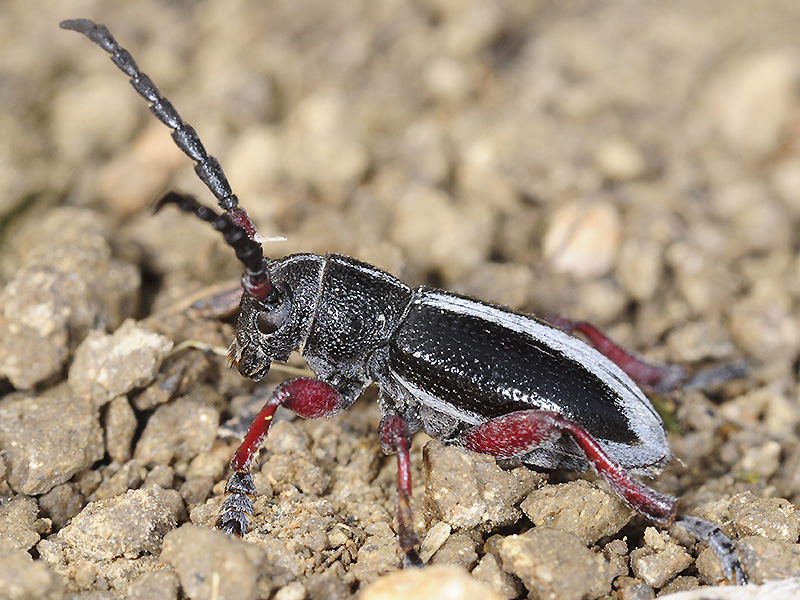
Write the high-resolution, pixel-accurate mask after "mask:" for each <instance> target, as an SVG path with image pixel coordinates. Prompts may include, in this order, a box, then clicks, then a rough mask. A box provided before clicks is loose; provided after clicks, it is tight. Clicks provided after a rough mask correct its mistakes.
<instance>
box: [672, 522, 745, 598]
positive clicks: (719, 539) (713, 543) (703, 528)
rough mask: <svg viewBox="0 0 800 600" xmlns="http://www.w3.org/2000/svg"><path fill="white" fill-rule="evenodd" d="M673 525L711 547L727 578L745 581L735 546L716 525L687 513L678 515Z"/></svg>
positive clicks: (737, 581)
mask: <svg viewBox="0 0 800 600" xmlns="http://www.w3.org/2000/svg"><path fill="white" fill-rule="evenodd" d="M675 525H677V526H678V527H680V528H681V529H683V530H684V531H686V532H688V533H690V534H691V535H692V536H694V537H695V538H697V539H698V540H700V541H702V542H704V543H705V544H707V545H708V547H709V548H711V550H712V551H713V552H714V554H715V555H716V557H717V560H719V563H720V565H721V566H722V572H723V573H724V574H725V576H726V577H727V578H728V579H729V580H731V581H735V582H736V585H745V584H746V583H747V573H746V572H745V570H744V567H743V566H742V563H741V561H740V560H739V556H738V555H737V554H736V546H734V544H733V542H732V541H731V540H730V539H729V538H728V536H726V535H725V534H724V533H722V529H720V528H719V526H718V525H715V524H714V523H712V522H710V521H706V520H704V519H699V518H697V517H691V516H688V515H679V516H678V517H677V518H676V519H675Z"/></svg>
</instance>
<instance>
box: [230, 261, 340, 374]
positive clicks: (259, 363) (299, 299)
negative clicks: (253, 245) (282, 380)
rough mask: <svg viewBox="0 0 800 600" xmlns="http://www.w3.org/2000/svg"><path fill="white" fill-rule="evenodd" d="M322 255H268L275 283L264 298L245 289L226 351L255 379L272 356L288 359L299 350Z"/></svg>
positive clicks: (276, 358)
mask: <svg viewBox="0 0 800 600" xmlns="http://www.w3.org/2000/svg"><path fill="white" fill-rule="evenodd" d="M323 260H324V259H323V258H322V257H320V256H315V255H312V254H297V255H293V256H287V257H286V258H282V259H280V260H275V261H270V263H269V270H270V275H271V278H272V284H273V288H272V291H271V292H270V294H269V295H268V296H267V298H265V299H264V300H258V299H256V298H254V297H252V296H251V295H249V294H247V293H246V292H245V293H244V294H242V302H241V304H240V306H239V323H238V326H237V328H236V339H235V340H234V342H233V343H232V344H231V347H230V350H229V351H228V357H229V359H230V360H231V363H233V364H235V365H236V367H237V369H238V370H239V372H240V373H241V374H242V375H244V376H245V377H249V378H251V379H254V380H256V381H258V380H260V379H262V378H263V377H264V376H265V375H266V374H267V372H268V371H269V365H270V362H271V361H273V360H277V361H286V360H287V359H288V358H289V355H290V354H291V353H292V352H293V351H295V350H301V349H302V346H303V343H304V341H305V339H306V337H307V335H308V329H309V326H310V324H311V319H312V316H313V312H314V307H315V306H316V297H317V290H318V285H319V273H320V271H321V269H322V262H323Z"/></svg>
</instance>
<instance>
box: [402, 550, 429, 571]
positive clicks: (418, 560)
mask: <svg viewBox="0 0 800 600" xmlns="http://www.w3.org/2000/svg"><path fill="white" fill-rule="evenodd" d="M424 566H425V562H424V561H423V560H422V557H420V555H419V552H417V551H416V549H414V548H411V549H410V550H407V551H406V553H405V556H404V557H403V568H404V569H419V568H420V567H424Z"/></svg>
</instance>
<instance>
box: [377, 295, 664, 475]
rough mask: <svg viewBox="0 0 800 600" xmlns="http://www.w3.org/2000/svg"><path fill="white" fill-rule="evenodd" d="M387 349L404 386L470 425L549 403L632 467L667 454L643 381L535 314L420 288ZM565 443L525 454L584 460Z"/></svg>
mask: <svg viewBox="0 0 800 600" xmlns="http://www.w3.org/2000/svg"><path fill="white" fill-rule="evenodd" d="M389 357H390V360H389V362H390V368H391V371H392V374H393V376H394V377H395V378H397V380H398V381H399V383H401V384H402V385H403V387H405V388H406V390H408V391H409V392H410V393H411V394H412V395H414V396H416V397H422V396H424V399H425V403H426V405H428V406H429V407H431V408H434V409H435V410H437V411H439V412H440V413H442V414H444V415H449V416H451V417H456V418H457V419H458V420H459V421H461V422H462V423H464V424H465V425H466V426H470V425H475V424H478V423H483V422H485V421H487V420H489V419H491V418H494V417H499V416H501V415H504V414H508V413H509V412H514V411H519V410H529V409H541V410H548V411H553V412H557V413H560V414H562V415H564V416H565V417H567V418H568V419H570V420H572V421H574V422H575V423H577V424H579V425H581V426H582V427H583V428H584V429H586V430H587V431H588V432H589V433H591V434H592V435H593V436H594V437H595V438H596V439H597V440H598V441H599V442H600V443H602V444H603V445H604V446H605V447H606V448H608V450H609V452H610V453H612V456H613V457H614V458H615V459H616V460H618V461H620V462H621V463H622V464H624V465H626V466H629V467H638V468H645V467H648V466H651V465H655V464H658V463H660V462H662V461H664V460H665V458H666V457H667V455H668V452H669V450H668V447H667V443H666V439H665V436H664V430H663V425H662V423H661V419H660V418H659V417H658V415H657V414H656V412H655V410H654V409H653V407H652V405H651V404H650V401H649V400H648V399H647V398H646V397H645V396H644V395H643V394H642V392H641V391H640V390H639V388H638V387H637V386H636V384H634V383H633V382H632V381H631V380H630V378H629V377H628V376H627V375H625V374H624V373H623V372H622V370H621V369H620V368H619V367H617V366H616V365H615V364H613V363H612V362H611V361H610V360H608V359H607V358H606V357H604V356H603V355H601V354H600V353H599V352H597V351H596V350H594V349H593V348H591V347H589V346H588V345H587V344H585V343H584V342H582V341H580V340H578V339H577V338H574V337H572V336H569V335H567V334H565V333H563V332H561V331H559V330H557V329H554V328H553V327H551V326H549V325H546V324H544V323H542V322H540V321H538V320H536V319H535V318H532V317H529V316H525V315H520V314H517V313H514V312H511V311H509V310H507V309H503V308H500V307H496V306H492V305H489V304H485V303H483V302H479V301H477V300H473V299H470V298H465V297H463V296H458V295H455V294H449V293H445V292H441V291H438V290H430V289H421V290H418V291H417V293H416V294H415V297H414V300H413V301H412V303H411V306H410V309H409V311H408V313H407V315H406V317H405V319H404V320H403V322H402V323H401V324H400V326H399V327H398V329H397V331H396V332H395V334H394V336H393V337H392V339H391V341H390V346H389ZM634 407H635V408H636V410H633V408H634ZM642 409H644V410H642ZM559 447H560V448H561V450H558V451H557V452H556V454H558V456H550V455H549V454H552V453H553V451H552V450H549V451H547V452H540V453H538V454H534V455H531V456H530V457H528V456H526V457H524V460H526V461H529V462H531V463H532V464H536V465H538V466H543V467H566V468H580V467H583V466H584V464H585V463H584V461H583V459H582V457H581V456H577V455H579V454H580V453H579V452H577V451H576V452H575V453H574V454H575V455H576V456H573V452H571V451H570V449H569V444H566V445H565V444H561V445H560V446H559ZM576 450H577V449H576ZM548 452H549V454H548ZM573 459H574V460H573Z"/></svg>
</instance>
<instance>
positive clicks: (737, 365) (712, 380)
mask: <svg viewBox="0 0 800 600" xmlns="http://www.w3.org/2000/svg"><path fill="white" fill-rule="evenodd" d="M749 373H750V364H749V363H748V362H747V361H746V360H739V361H735V362H730V363H726V364H722V365H716V366H713V367H708V368H705V369H701V370H699V371H697V372H695V373H693V374H692V375H691V376H690V377H689V378H688V379H687V380H686V381H684V382H683V386H682V387H683V389H685V390H704V389H706V388H709V387H711V386H714V385H719V384H720V383H725V382H726V381H731V380H733V379H742V378H744V377H747V375H748V374H749Z"/></svg>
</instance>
